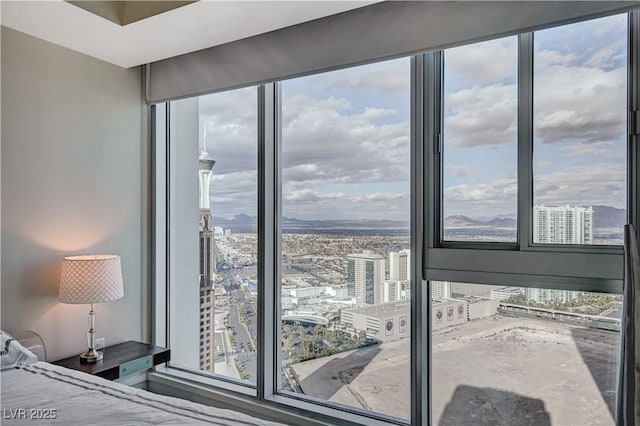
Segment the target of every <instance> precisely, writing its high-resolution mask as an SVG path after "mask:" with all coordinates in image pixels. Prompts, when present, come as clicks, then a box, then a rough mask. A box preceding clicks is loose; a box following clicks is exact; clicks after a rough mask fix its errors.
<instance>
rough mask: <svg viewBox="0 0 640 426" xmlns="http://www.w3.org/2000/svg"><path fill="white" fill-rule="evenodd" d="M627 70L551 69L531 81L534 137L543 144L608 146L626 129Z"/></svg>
mask: <svg viewBox="0 0 640 426" xmlns="http://www.w3.org/2000/svg"><path fill="white" fill-rule="evenodd" d="M626 75H627V72H626V69H625V68H618V69H614V70H610V71H607V70H603V69H600V68H591V67H586V66H551V67H548V68H545V69H543V70H541V71H540V72H539V73H537V74H536V78H535V81H534V84H535V90H534V126H535V137H536V138H539V139H540V140H541V141H542V142H543V143H559V142H571V141H574V142H582V143H593V142H611V141H615V140H618V139H620V138H621V137H622V136H623V135H624V132H625V126H626V124H625V123H626V113H625V108H626Z"/></svg>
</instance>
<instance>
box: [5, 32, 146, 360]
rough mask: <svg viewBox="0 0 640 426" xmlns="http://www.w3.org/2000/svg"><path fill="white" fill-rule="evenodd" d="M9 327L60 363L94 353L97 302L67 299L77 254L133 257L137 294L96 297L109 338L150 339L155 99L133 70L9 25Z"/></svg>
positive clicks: (129, 272)
mask: <svg viewBox="0 0 640 426" xmlns="http://www.w3.org/2000/svg"><path fill="white" fill-rule="evenodd" d="M1 65H2V145H1V149H2V157H1V158H2V168H1V179H2V180H1V182H2V185H1V186H2V204H1V214H2V215H1V219H2V240H1V243H2V262H1V263H2V272H1V276H2V298H1V306H2V314H1V319H2V323H1V325H2V328H3V329H14V330H17V329H31V330H34V331H35V332H37V333H39V334H40V335H41V336H42V337H43V339H44V341H45V344H46V346H47V351H48V359H49V360H55V359H59V358H62V357H66V356H70V355H74V354H79V353H81V352H82V351H83V350H85V349H86V331H87V328H88V327H87V313H88V311H89V307H88V306H86V305H65V304H61V303H58V301H57V295H58V285H59V274H60V265H61V262H62V258H63V257H64V256H66V255H74V254H83V253H116V254H119V255H120V256H121V257H122V268H123V277H124V283H125V296H124V298H123V299H121V300H118V301H115V302H108V303H103V304H99V305H96V315H97V325H96V329H97V334H98V336H102V337H105V338H106V341H107V344H108V345H109V344H115V343H118V342H121V341H125V340H129V339H138V340H140V339H144V338H146V337H147V335H148V331H147V328H148V324H147V320H146V316H147V312H148V311H147V310H148V303H147V302H146V298H147V287H148V286H147V280H148V274H147V272H146V268H147V266H146V265H147V260H146V259H147V242H146V241H147V226H148V220H147V216H148V207H147V206H148V203H147V197H148V195H147V190H146V188H147V186H148V180H147V170H148V169H147V167H148V141H147V133H148V132H147V130H146V125H147V114H148V111H147V107H146V106H144V104H143V99H142V78H141V69H140V68H139V67H137V68H132V69H123V68H119V67H117V66H114V65H110V64H107V63H105V62H101V61H99V60H96V59H93V58H90V57H88V56H85V55H83V54H80V53H76V52H73V51H71V50H68V49H65V48H61V47H58V46H55V45H53V44H50V43H47V42H44V41H41V40H39V39H36V38H33V37H31V36H27V35H25V34H22V33H19V32H16V31H13V30H10V29H7V28H5V27H2V62H1Z"/></svg>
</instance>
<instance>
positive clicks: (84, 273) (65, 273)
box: [58, 254, 124, 364]
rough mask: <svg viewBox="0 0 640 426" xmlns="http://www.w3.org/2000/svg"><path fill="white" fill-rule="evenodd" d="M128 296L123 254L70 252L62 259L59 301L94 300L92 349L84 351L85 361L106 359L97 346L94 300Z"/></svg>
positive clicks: (91, 316)
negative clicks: (122, 260)
mask: <svg viewBox="0 0 640 426" xmlns="http://www.w3.org/2000/svg"><path fill="white" fill-rule="evenodd" d="M122 296H124V288H123V285H122V267H121V265H120V256H117V255H113V254H95V255H87V256H69V257H65V258H64V261H63V262H62V273H61V278H60V293H59V295H58V301H60V302H62V303H73V304H80V303H82V304H91V311H89V332H88V333H87V341H88V343H89V349H88V350H87V352H86V353H84V354H82V355H80V362H81V363H83V364H86V363H89V362H96V361H100V360H101V359H102V356H103V355H102V352H98V351H96V350H95V346H96V345H95V343H96V340H95V339H96V330H95V328H94V327H95V313H94V310H93V304H94V303H101V302H108V301H110V300H117V299H120V298H121V297H122Z"/></svg>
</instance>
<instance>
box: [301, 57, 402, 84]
mask: <svg viewBox="0 0 640 426" xmlns="http://www.w3.org/2000/svg"><path fill="white" fill-rule="evenodd" d="M309 82H310V84H311V85H312V86H315V87H319V88H322V89H324V90H328V91H334V90H351V91H360V92H367V93H397V92H406V91H408V90H409V86H410V82H411V81H410V61H409V59H408V58H402V59H397V60H392V61H385V62H380V63H375V64H371V65H365V66H364V67H354V68H349V69H344V70H340V71H338V72H328V73H323V74H318V75H315V76H313V77H311V78H310V80H309Z"/></svg>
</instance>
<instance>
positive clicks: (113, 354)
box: [52, 340, 171, 380]
mask: <svg viewBox="0 0 640 426" xmlns="http://www.w3.org/2000/svg"><path fill="white" fill-rule="evenodd" d="M102 352H104V359H103V360H102V361H98V362H94V363H90V364H81V363H80V357H79V356H78V355H74V356H70V357H69V358H65V359H60V360H58V361H54V362H52V364H56V365H61V366H63V367H67V368H71V369H73V370H78V371H84V372H85V373H89V374H92V375H94V376H100V377H103V378H105V379H107V380H119V379H123V378H125V377H127V376H130V375H132V374H135V373H141V372H144V371H146V370H148V369H150V368H151V367H153V366H155V365H158V364H162V363H163V362H167V361H169V360H170V359H171V349H168V348H163V347H160V346H153V345H147V344H146V343H140V342H135V341H133V340H129V341H128V342H124V343H120V344H118V345H113V346H107V347H106V348H104V349H102Z"/></svg>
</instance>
